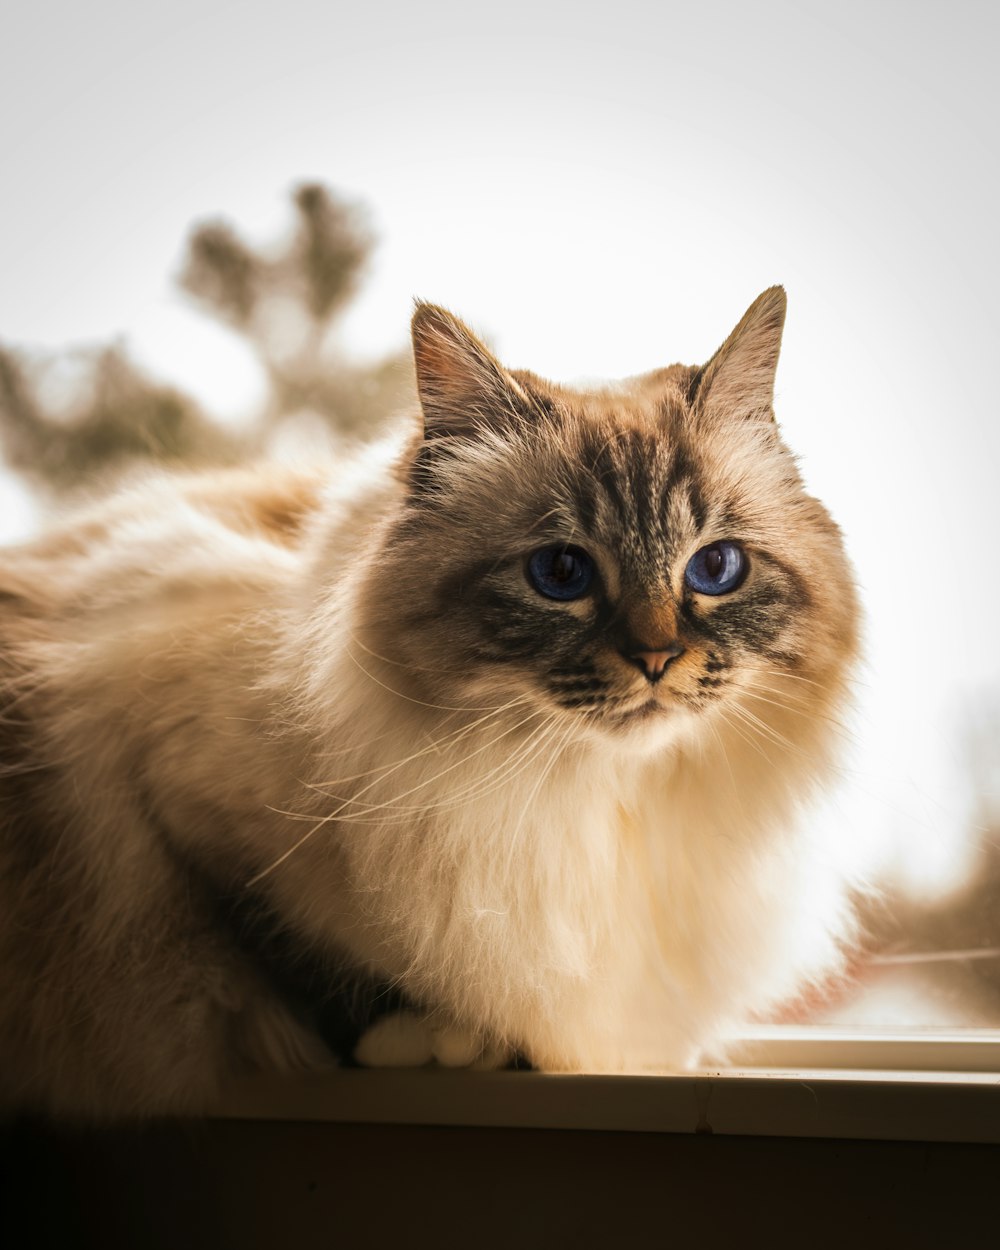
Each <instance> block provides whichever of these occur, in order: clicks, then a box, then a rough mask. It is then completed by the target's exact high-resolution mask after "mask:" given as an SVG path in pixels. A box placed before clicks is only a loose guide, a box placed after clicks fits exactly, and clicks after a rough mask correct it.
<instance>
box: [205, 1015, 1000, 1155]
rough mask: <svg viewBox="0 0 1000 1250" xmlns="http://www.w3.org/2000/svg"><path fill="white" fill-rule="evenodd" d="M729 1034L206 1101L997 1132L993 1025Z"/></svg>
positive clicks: (240, 1091)
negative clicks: (544, 1066) (653, 1055)
mask: <svg viewBox="0 0 1000 1250" xmlns="http://www.w3.org/2000/svg"><path fill="white" fill-rule="evenodd" d="M739 1047H740V1053H739V1065H740V1066H732V1067H727V1068H724V1069H715V1070H706V1071H701V1072H693V1073H687V1074H684V1075H670V1076H646V1075H643V1076H580V1075H563V1074H549V1073H540V1072H471V1071H448V1070H444V1069H434V1068H420V1069H397V1070H389V1069H385V1070H381V1071H359V1070H344V1071H339V1072H333V1073H330V1074H328V1075H323V1076H313V1077H309V1078H296V1079H292V1078H287V1079H278V1078H264V1077H260V1078H254V1079H252V1080H247V1081H245V1082H243V1083H241V1084H240V1085H238V1086H233V1087H232V1088H231V1089H230V1090H229V1092H228V1094H227V1096H226V1097H225V1098H224V1100H223V1101H222V1103H221V1104H220V1106H219V1108H218V1111H217V1114H218V1115H220V1116H222V1117H224V1118H234V1119H259V1120H298V1121H329V1122H331V1123H364V1124H424V1125H451V1126H459V1125H460V1126H475V1127H494V1128H544V1129H583V1130H591V1131H612V1132H657V1133H721V1134H738V1135H745V1136H765V1137H828V1138H869V1139H882V1140H897V1141H942V1142H992V1143H1000V1032H996V1031H992V1030H970V1031H968V1032H966V1033H962V1034H955V1033H950V1034H943V1033H941V1034H930V1033H928V1034H923V1035H914V1034H910V1035H895V1036H893V1035H882V1036H877V1035H871V1034H868V1035H863V1036H862V1035H848V1034H844V1033H834V1032H833V1031H830V1030H820V1029H788V1028H767V1029H760V1030H755V1031H754V1032H753V1034H751V1035H748V1036H747V1037H746V1038H744V1039H742V1040H741V1041H740V1043H739ZM734 1053H735V1052H734ZM793 1058H794V1059H796V1060H797V1062H795V1063H794V1064H791V1063H789V1062H787V1061H788V1060H791V1059H793Z"/></svg>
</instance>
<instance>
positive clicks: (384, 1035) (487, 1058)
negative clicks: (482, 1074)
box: [354, 1011, 512, 1070]
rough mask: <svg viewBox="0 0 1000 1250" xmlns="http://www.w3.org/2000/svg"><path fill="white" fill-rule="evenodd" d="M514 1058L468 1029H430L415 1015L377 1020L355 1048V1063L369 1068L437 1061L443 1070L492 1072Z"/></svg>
mask: <svg viewBox="0 0 1000 1250" xmlns="http://www.w3.org/2000/svg"><path fill="white" fill-rule="evenodd" d="M511 1057H512V1052H511V1051H509V1050H508V1049H507V1048H506V1047H502V1046H490V1045H485V1046H484V1044H483V1039H482V1037H480V1036H479V1035H478V1034H475V1033H473V1032H471V1031H470V1030H468V1029H463V1028H461V1027H460V1026H459V1025H456V1024H435V1025H431V1024H430V1023H429V1022H428V1020H427V1019H426V1018H425V1017H423V1016H419V1015H417V1014H416V1012H413V1011H398V1012H396V1013H394V1014H393V1015H391V1016H383V1017H382V1018H381V1019H380V1020H376V1022H375V1023H374V1024H373V1025H372V1026H371V1028H369V1029H367V1030H366V1031H365V1032H364V1033H363V1034H362V1035H361V1039H360V1041H359V1042H358V1044H357V1046H355V1048H354V1058H355V1060H356V1061H357V1062H358V1063H360V1064H362V1065H363V1066H364V1067H366V1068H421V1067H423V1066H424V1065H425V1064H428V1063H431V1062H432V1061H436V1062H437V1063H438V1064H440V1066H441V1067H443V1068H476V1069H479V1070H489V1069H494V1068H502V1067H505V1066H506V1064H507V1063H509V1062H510V1059H511Z"/></svg>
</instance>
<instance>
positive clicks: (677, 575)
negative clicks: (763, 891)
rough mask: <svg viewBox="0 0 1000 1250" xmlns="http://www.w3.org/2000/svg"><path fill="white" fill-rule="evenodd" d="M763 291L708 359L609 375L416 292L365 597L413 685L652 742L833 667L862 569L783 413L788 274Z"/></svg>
mask: <svg viewBox="0 0 1000 1250" xmlns="http://www.w3.org/2000/svg"><path fill="white" fill-rule="evenodd" d="M762 301H764V302H765V306H764V307H763V308H760V307H759V306H760V305H761V303H762ZM754 308H755V309H757V319H756V321H755V320H754V318H753V316H752V314H753V312H754V310H753V309H752V310H751V313H749V314H748V317H747V318H744V322H743V323H741V326H740V327H738V328H737V331H735V332H734V335H733V336H731V338H730V340H728V341H727V343H726V344H725V345H724V347H723V348H722V349H720V352H719V353H717V354H716V357H714V358H713V360H712V361H711V362H710V363H709V365H708V366H706V368H705V369H704V370H700V371H698V370H694V369H687V368H683V367H680V366H675V367H673V368H671V369H668V370H663V371H661V372H659V373H657V374H651V375H648V376H647V377H645V378H640V379H636V380H634V381H633V382H631V383H627V384H622V385H621V386H620V387H617V388H615V389H609V390H604V391H573V390H569V389H566V388H560V387H555V386H552V385H551V384H548V383H545V382H542V381H541V380H540V379H538V378H535V377H533V376H532V375H530V374H524V373H508V372H507V371H505V370H503V369H502V368H501V367H500V366H499V365H497V363H496V362H495V361H494V360H493V359H492V357H490V356H489V355H488V353H486V351H485V349H484V348H483V347H482V346H481V344H479V343H478V342H477V341H476V340H475V339H473V338H472V336H471V335H469V333H468V331H466V330H465V328H464V327H462V326H461V325H460V324H459V323H456V322H455V321H454V320H453V319H451V318H449V317H448V316H447V314H444V313H442V312H441V311H440V310H436V309H427V308H424V309H421V310H420V311H418V314H417V319H416V323H415V343H416V351H417V364H418V378H419V379H420V382H421V396H422V401H423V405H424V411H425V417H426V426H427V429H426V435H425V439H424V441H423V442H422V444H421V446H420V447H419V449H418V450H417V454H416V458H415V461H414V463H413V465H412V466H411V471H410V478H409V487H408V491H409V494H408V499H407V502H406V505H405V507H404V510H403V512H402V514H401V515H400V516H399V518H398V519H397V522H396V524H395V526H394V528H393V530H392V533H391V535H390V538H389V540H388V542H387V544H386V549H385V552H384V558H383V560H381V561H380V566H381V567H380V568H379V570H378V571H377V572H376V574H375V576H374V579H373V583H372V594H371V595H370V596H369V599H368V603H369V605H370V606H369V612H370V628H371V630H372V635H373V637H374V640H375V645H374V646H373V648H372V650H373V651H374V652H377V653H378V654H379V655H382V656H383V657H386V659H388V660H389V661H390V662H391V666H392V680H393V682H394V683H395V685H397V686H398V688H400V689H401V690H403V691H405V692H406V694H407V697H410V698H417V699H420V700H422V701H424V702H433V703H437V704H439V705H445V706H462V707H470V706H471V707H477V708H482V709H483V710H484V712H485V711H486V710H487V709H489V708H491V707H495V706H502V705H503V704H505V703H512V704H514V706H515V708H516V709H517V710H521V709H523V710H524V712H525V717H526V720H527V721H528V722H529V723H530V718H531V717H534V718H538V717H542V716H546V715H551V717H552V718H553V723H558V724H565V725H566V726H567V731H568V732H573V730H574V729H575V730H577V731H579V733H580V734H582V735H587V736H590V735H592V734H594V733H597V734H600V735H602V736H603V737H606V738H610V739H611V740H612V741H615V742H619V743H621V744H622V745H624V746H626V747H627V748H628V749H643V748H646V747H650V746H655V745H659V744H661V743H663V742H665V741H667V740H669V739H670V738H671V737H674V736H676V735H677V734H678V733H685V732H687V731H688V730H689V729H690V727H691V726H692V725H693V724H696V723H698V722H699V721H701V720H703V718H705V716H706V714H708V713H712V712H715V713H718V714H721V715H725V714H726V710H727V708H728V709H730V710H731V711H733V710H735V709H736V708H737V707H739V708H740V709H741V710H740V714H741V715H743V716H745V715H746V714H747V712H748V710H750V707H751V705H749V704H747V702H746V699H747V695H748V692H750V691H753V692H755V693H754V695H753V697H756V698H758V699H765V700H766V699H767V698H768V697H769V696H768V695H767V693H766V692H768V691H771V692H772V694H773V696H774V697H775V698H777V697H778V696H779V695H780V696H781V697H782V699H787V697H788V694H787V692H788V691H791V692H792V697H794V698H795V699H796V700H803V701H804V698H805V694H806V693H807V692H808V691H809V688H810V684H812V685H814V686H815V685H817V684H823V683H826V684H829V683H831V682H838V681H839V680H840V678H841V674H842V670H843V667H844V664H845V662H846V660H847V659H848V658H849V657H850V656H851V655H852V654H853V650H854V646H855V624H854V622H855V616H856V608H855V602H854V594H853V590H852V586H851V580H850V576H849V573H848V569H847V566H846V563H845V559H844V555H843V551H842V546H841V541H840V536H839V533H838V531H837V529H836V527H835V526H834V525H833V523H832V522H831V520H830V519H829V517H828V515H827V513H826V511H825V510H824V509H823V507H822V506H821V505H820V504H819V503H817V502H816V501H815V500H813V499H812V498H811V497H809V496H808V495H806V494H805V493H804V491H803V489H802V485H801V481H800V478H799V475H798V472H797V470H796V468H795V464H794V461H793V460H792V458H791V456H790V455H789V453H788V452H787V450H786V449H785V448H784V446H783V444H782V443H781V441H780V439H779V437H778V433H777V427H776V426H775V424H774V421H773V416H772V414H771V411H770V396H771V385H772V379H773V371H774V363H775V362H776V360H777V349H778V342H779V338H780V329H781V316H782V314H783V311H784V301H783V296H782V295H781V294H780V292H777V293H776V292H769V293H767V294H766V295H765V296H763V297H761V300H759V301H758V303H757V305H755V306H754ZM748 318H749V319H750V322H749V325H748ZM741 701H742V702H741ZM760 710H761V709H760V708H758V711H760ZM751 714H752V713H751Z"/></svg>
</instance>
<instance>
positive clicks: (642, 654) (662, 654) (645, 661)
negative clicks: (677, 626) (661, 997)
mask: <svg viewBox="0 0 1000 1250" xmlns="http://www.w3.org/2000/svg"><path fill="white" fill-rule="evenodd" d="M683 654H684V648H683V647H682V646H681V644H680V643H679V642H674V643H671V644H670V646H669V647H664V648H662V649H661V650H658V651H630V652H629V656H628V658H629V659H630V660H631V661H632V663H633V664H636V665H638V666H639V668H641V669H642V670H643V672H644V673H645V674H646V676H647V677H648V678H649V680H650V681H652V682H657V681H659V680H660V678H661V677H662V676H663V674H664V673H665V672H666V671H667V665H668V664H669V663H670V661H671V660H676V659H677V657H678V656H679V655H683Z"/></svg>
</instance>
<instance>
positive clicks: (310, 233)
mask: <svg viewBox="0 0 1000 1250" xmlns="http://www.w3.org/2000/svg"><path fill="white" fill-rule="evenodd" d="M293 205H294V210H295V217H294V223H293V228H292V230H291V231H290V233H289V234H288V236H287V237H286V238H285V239H284V240H283V241H282V242H280V243H279V244H277V245H275V246H274V247H272V248H255V247H252V246H251V245H249V244H248V243H246V242H245V241H244V240H243V239H241V238H240V236H239V235H238V234H237V233H236V231H235V230H233V228H232V227H231V226H229V225H227V224H225V223H221V222H211V223H207V224H204V225H201V226H199V227H197V228H196V229H195V230H194V231H193V233H192V235H191V237H190V239H189V241H188V248H187V255H186V257H185V260H184V262H183V265H182V269H181V276H180V286H181V288H182V290H183V291H184V292H185V293H186V294H187V295H188V296H189V297H190V298H191V299H192V300H193V301H194V302H195V303H196V304H197V306H198V307H199V308H200V309H201V310H202V311H203V312H205V313H206V314H207V315H209V316H211V317H214V318H215V319H216V320H218V321H220V322H222V323H223V324H225V325H226V326H227V327H229V329H230V330H231V331H232V332H233V333H235V334H238V335H239V336H240V337H241V338H243V339H244V340H245V341H246V342H247V343H248V345H249V346H250V347H251V349H252V350H253V352H254V354H255V355H256V357H257V359H258V360H259V362H260V364H261V367H262V368H263V371H264V374H265V377H266V379H267V388H268V396H267V401H266V403H265V404H264V406H263V409H262V411H260V412H258V413H255V414H248V416H249V418H250V419H249V420H248V422H247V425H246V428H245V429H243V430H241V431H240V432H238V433H237V432H231V431H229V430H226V429H224V428H223V427H222V426H221V425H220V424H218V423H217V422H215V421H213V420H212V419H211V417H210V416H209V415H208V414H206V413H204V412H203V411H202V410H201V408H200V407H199V405H198V404H197V403H195V402H194V400H192V399H191V398H190V397H189V396H186V395H184V394H183V393H182V392H180V391H179V390H177V389H176V388H175V387H172V386H170V385H169V384H166V383H163V382H159V381H155V380H153V379H152V378H150V377H148V376H147V375H146V374H145V373H144V372H143V371H142V370H140V369H139V368H138V367H137V366H136V365H135V364H134V363H132V362H131V361H130V360H129V358H128V356H127V354H126V351H125V350H124V348H123V347H121V346H120V345H113V346H109V347H105V348H101V349H98V350H96V351H89V352H88V351H76V352H68V353H64V354H61V355H58V356H56V357H54V358H50V359H47V360H46V359H41V358H38V357H35V356H32V355H30V354H29V353H27V352H23V351H18V350H13V349H10V348H5V347H2V346H0V444H2V449H3V453H4V457H5V459H6V461H7V463H8V464H9V465H10V466H11V467H12V468H14V469H16V470H17V471H18V472H20V473H22V474H24V475H25V476H26V477H28V478H29V479H31V480H33V481H34V482H35V483H37V484H39V485H42V486H45V487H47V488H49V489H51V490H54V491H58V492H67V491H71V490H73V489H74V488H77V487H80V486H85V485H91V484H92V483H93V482H94V481H95V480H102V479H106V478H107V477H108V476H109V475H113V474H115V473H116V472H118V471H120V470H122V469H124V468H126V467H128V466H130V465H133V464H135V463H136V462H137V461H142V460H156V461H162V462H166V463H172V464H186V465H199V464H201V465H205V464H225V463H232V462H234V461H237V460H242V459H246V458H248V457H252V456H254V455H259V454H261V453H262V452H263V451H264V450H265V448H266V447H267V445H268V442H269V441H270V440H271V439H272V438H273V436H274V434H275V432H276V430H277V429H278V428H279V427H283V426H286V425H294V423H295V422H297V421H298V422H301V421H302V419H303V418H305V417H309V418H310V419H311V420H312V421H313V422H315V419H316V418H317V417H318V418H320V419H321V420H322V421H323V422H325V423H326V424H327V425H328V427H329V428H330V429H331V430H332V431H333V432H334V433H336V434H338V435H343V436H347V437H349V438H368V437H370V436H371V435H372V434H374V433H376V432H377V431H378V429H379V428H380V427H381V426H382V425H383V424H384V422H385V421H386V419H387V418H388V417H389V416H391V415H392V413H393V412H396V411H398V410H399V409H400V408H402V407H403V406H404V405H406V404H407V403H409V402H410V401H411V400H412V399H413V395H414V388H413V377H412V365H411V363H410V357H409V353H408V352H400V353H398V354H394V355H391V356H388V357H385V358H384V359H382V360H379V361H377V362H375V363H374V364H372V365H360V364H357V363H355V362H352V361H350V360H349V359H347V358H346V356H345V354H344V353H343V352H342V351H341V350H340V349H338V347H337V342H336V338H337V335H336V330H337V322H338V320H339V318H340V315H341V314H342V313H343V311H344V310H345V308H346V307H347V306H348V304H349V303H350V300H351V299H352V297H353V296H354V295H355V293H356V292H357V290H358V287H359V285H360V281H361V277H362V274H363V271H364V267H365V264H366V262H367V260H368V258H369V256H370V254H371V250H372V246H373V239H372V236H371V233H370V231H369V229H368V226H367V223H366V219H365V216H364V214H363V213H362V212H361V211H360V210H359V209H358V208H357V207H355V206H353V205H351V204H348V203H347V202H345V201H342V200H340V199H338V198H337V197H336V196H335V195H333V194H332V193H331V192H330V191H328V190H326V189H325V188H324V187H322V186H318V185H315V184H311V185H305V186H301V187H299V188H298V189H297V190H296V191H295V192H294V194H293Z"/></svg>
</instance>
